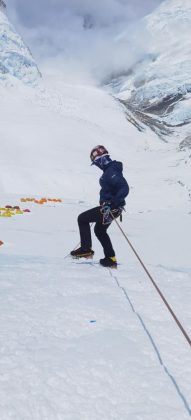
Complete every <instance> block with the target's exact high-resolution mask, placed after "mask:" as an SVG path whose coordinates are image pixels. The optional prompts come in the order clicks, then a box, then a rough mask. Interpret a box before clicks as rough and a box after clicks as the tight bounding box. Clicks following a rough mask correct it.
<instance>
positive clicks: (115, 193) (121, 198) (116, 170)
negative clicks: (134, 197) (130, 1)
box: [99, 160, 129, 209]
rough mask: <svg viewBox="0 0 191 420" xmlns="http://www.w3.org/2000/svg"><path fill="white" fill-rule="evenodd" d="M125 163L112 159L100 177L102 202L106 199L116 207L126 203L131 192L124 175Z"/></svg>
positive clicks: (112, 206) (113, 207)
mask: <svg viewBox="0 0 191 420" xmlns="http://www.w3.org/2000/svg"><path fill="white" fill-rule="evenodd" d="M122 171H123V165H122V163H121V162H117V161H116V160H113V161H111V162H110V163H109V164H108V165H107V166H106V168H105V170H104V172H103V175H102V177H101V178H100V181H99V182H100V185H101V191H100V204H103V203H104V202H105V201H107V202H110V203H111V208H112V209H116V208H118V207H123V206H124V205H125V197H127V195H128V194H129V186H128V183H127V181H126V179H125V178H124V177H123V173H122Z"/></svg>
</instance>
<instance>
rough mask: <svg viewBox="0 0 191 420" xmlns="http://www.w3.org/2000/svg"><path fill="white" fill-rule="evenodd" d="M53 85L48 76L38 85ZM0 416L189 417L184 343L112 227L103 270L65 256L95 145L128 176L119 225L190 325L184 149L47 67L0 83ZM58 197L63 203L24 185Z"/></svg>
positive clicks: (92, 185) (92, 184) (85, 196)
mask: <svg viewBox="0 0 191 420" xmlns="http://www.w3.org/2000/svg"><path fill="white" fill-rule="evenodd" d="M47 86H48V87H47ZM0 93H1V105H0V115H1V124H0V138H1V146H0V147H1V150H0V167H1V178H0V207H3V206H5V205H20V206H21V207H22V208H29V209H30V210H31V213H28V214H24V215H17V216H14V217H13V218H3V217H0V240H2V241H3V242H4V245H3V246H1V247H0V290H1V291H0V301H1V302H0V323H1V330H0V354H1V359H0V419H1V420H188V419H189V418H190V416H191V379H190V378H191V359H190V347H189V345H188V343H187V341H186V339H185V338H184V336H183V335H182V333H181V332H180V330H179V329H178V327H177V325H176V324H175V322H174V320H173V319H172V317H171V315H170V314H169V312H168V311H167V309H166V308H165V306H164V304H163V302H162V301H161V299H160V297H159V295H158V294H157V292H156V290H155V289H154V288H153V286H152V284H151V282H150V280H149V279H148V278H147V276H146V274H145V273H144V271H143V269H142V268H141V266H140V264H139V263H138V261H137V260H136V258H135V256H134V255H133V253H132V251H131V250H130V248H129V247H128V245H127V243H126V242H125V240H124V238H123V237H122V235H121V233H120V231H119V230H118V228H117V226H116V225H115V224H113V225H112V226H111V227H110V233H111V237H112V241H113V244H114V247H115V249H116V255H117V258H118V262H119V267H118V269H117V270H113V271H110V270H108V269H104V268H102V267H100V266H99V264H97V262H98V261H99V258H100V257H102V249H101V247H100V244H99V243H98V241H97V240H96V239H95V237H94V236H93V248H94V249H95V257H94V261H93V262H89V263H88V262H87V261H83V260H82V261H81V260H80V261H73V260H71V259H70V257H69V256H68V254H69V252H70V250H71V249H73V248H74V247H75V246H76V245H77V243H78V241H79V234H78V226H77V221H76V219H77V216H78V214H79V213H80V212H82V211H84V210H86V209H88V208H90V207H91V206H96V205H97V203H98V200H99V185H98V179H99V176H100V175H101V173H100V171H99V170H98V169H97V168H94V167H91V166H90V162H89V153H90V150H91V148H92V147H93V146H95V145H96V144H100V143H101V144H104V145H105V146H106V147H108V149H109V150H110V153H111V156H112V158H115V159H118V160H122V161H123V164H124V175H125V176H126V178H127V180H128V182H129V184H130V195H129V197H128V198H127V206H126V210H127V213H125V214H124V217H123V219H124V220H123V224H122V227H123V229H124V231H125V232H126V233H127V234H128V237H129V239H130V240H131V241H132V243H133V245H134V246H135V248H136V250H137V251H138V252H139V254H140V256H141V258H143V260H144V262H145V264H146V265H147V267H148V269H149V271H150V272H151V274H152V275H153V277H154V278H155V281H156V282H157V284H158V286H159V287H160V288H161V290H162V292H163V293H164V295H165V297H166V298H167V300H168V301H169V303H170V305H171V306H172V308H173V310H174V311H175V313H176V315H177V316H178V318H179V320H180V321H181V323H182V324H183V326H184V328H185V329H186V331H187V333H188V334H189V335H191V313H190V299H191V288H190V284H191V260H190V237H191V227H190V226H191V210H190V196H189V194H190V187H189V185H190V184H189V182H190V161H189V160H188V159H187V160H186V154H185V153H184V152H183V151H182V152H178V151H177V150H176V147H175V146H173V145H171V146H169V145H166V144H164V143H162V142H160V141H159V140H158V139H157V137H155V136H154V134H150V132H147V133H144V134H143V133H139V132H138V131H137V130H136V129H135V128H134V127H133V126H132V125H130V124H129V123H128V122H127V121H126V119H125V116H124V114H123V111H122V109H121V107H120V105H118V103H116V102H115V101H114V99H113V98H112V97H111V96H109V95H108V94H107V93H106V92H104V91H102V90H101V89H99V88H97V87H96V86H92V85H85V84H79V83H78V84H74V83H73V84H69V83H64V81H63V78H61V77H60V78H59V77H58V75H57V77H56V78H55V77H53V76H51V75H48V76H47V78H46V80H45V84H44V85H43V86H41V87H39V88H38V89H31V88H26V87H23V88H22V87H21V86H19V87H17V89H16V90H15V89H9V90H8V89H6V90H5V89H1V92H0ZM44 196H45V197H55V198H57V197H58V198H62V199H63V202H62V203H61V204H55V205H54V204H51V203H49V204H45V205H44V206H39V205H37V204H30V203H22V204H21V202H20V198H21V197H35V198H39V197H44Z"/></svg>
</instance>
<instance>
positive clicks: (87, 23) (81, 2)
mask: <svg viewBox="0 0 191 420" xmlns="http://www.w3.org/2000/svg"><path fill="white" fill-rule="evenodd" d="M160 3H161V0H144V1H142V0H96V1H94V0H40V1H39V0H33V1H30V2H29V1H26V0H7V8H8V15H10V17H11V19H12V22H13V23H15V25H16V27H17V28H18V30H19V32H20V33H21V34H22V35H23V37H24V38H25V40H26V42H27V44H28V45H29V46H30V48H31V49H32V52H33V54H34V56H35V57H36V59H37V61H38V62H39V64H41V62H42V61H43V60H46V61H47V60H50V59H52V60H59V63H60V64H61V62H62V64H64V63H65V64H67V66H68V63H69V62H70V63H73V64H74V62H76V63H78V66H79V67H84V69H86V70H87V71H89V72H91V73H92V74H93V75H94V76H95V77H97V78H99V79H102V78H104V77H106V76H107V74H108V73H109V72H110V73H112V72H116V71H122V70H123V69H124V68H125V69H127V68H128V67H130V66H131V65H132V64H133V62H134V61H136V60H137V59H138V57H140V56H142V55H143V54H144V52H145V48H146V43H147V35H146V33H145V31H144V29H143V27H142V25H141V24H140V23H139V24H137V21H138V19H139V18H140V17H142V16H144V15H145V14H147V13H148V12H150V11H152V10H153V9H154V8H155V7H156V6H157V5H158V4H160ZM121 34H124V36H122V35H121ZM140 39H141V42H140ZM144 40H145V42H144Z"/></svg>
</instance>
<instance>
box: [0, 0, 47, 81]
mask: <svg viewBox="0 0 191 420" xmlns="http://www.w3.org/2000/svg"><path fill="white" fill-rule="evenodd" d="M39 78H40V72H39V70H38V67H37V65H36V63H35V61H34V59H33V57H32V55H31V52H30V50H29V48H27V46H26V45H25V44H24V42H23V39H22V38H21V36H20V35H18V33H17V32H16V30H15V29H14V27H13V26H12V25H11V23H10V22H9V20H8V17H7V14H6V4H5V2H4V1H3V0H0V84H3V85H4V84H10V85H11V84H14V82H15V81H16V80H20V81H22V82H24V83H25V84H30V85H34V84H36V83H37V81H38V80H39Z"/></svg>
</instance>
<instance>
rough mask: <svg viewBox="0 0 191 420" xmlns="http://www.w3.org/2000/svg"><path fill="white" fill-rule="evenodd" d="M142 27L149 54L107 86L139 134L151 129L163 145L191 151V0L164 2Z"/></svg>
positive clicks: (147, 18) (167, 0) (145, 20)
mask: <svg viewBox="0 0 191 420" xmlns="http://www.w3.org/2000/svg"><path fill="white" fill-rule="evenodd" d="M144 26H145V27H146V30H147V34H148V37H147V42H148V40H149V42H148V53H147V55H146V56H144V57H143V58H142V59H141V60H140V61H138V62H137V63H136V64H135V65H134V66H133V67H132V68H129V69H128V71H127V72H126V74H120V75H119V76H116V77H115V78H113V79H112V80H111V82H110V83H109V87H110V88H112V91H113V92H114V94H115V96H116V97H117V98H118V99H119V100H120V101H121V103H122V104H123V105H124V107H125V111H126V115H127V118H128V119H129V120H130V121H131V122H132V123H133V124H134V125H135V126H136V127H137V128H138V129H139V130H141V131H142V130H144V129H145V127H148V126H149V127H150V128H151V129H152V130H153V131H155V132H156V133H157V134H158V135H159V136H160V137H161V138H162V139H163V140H164V141H172V138H173V139H175V140H177V141H178V143H179V144H180V148H191V136H190V128H191V124H190V123H191V70H190V69H191V42H190V39H191V1H190V0H166V1H164V2H163V3H162V4H161V5H160V7H158V8H157V9H156V10H155V11H154V12H153V13H152V14H150V15H148V16H147V17H146V18H145V19H144ZM143 42H144V39H143Z"/></svg>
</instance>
